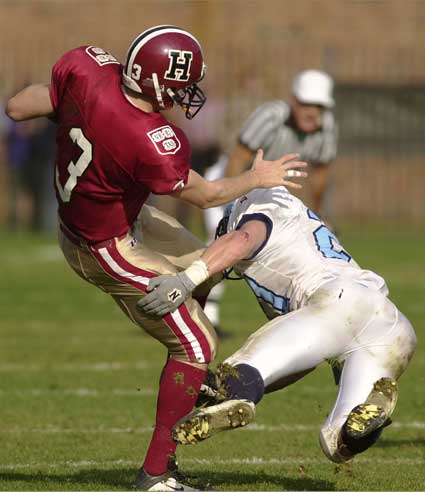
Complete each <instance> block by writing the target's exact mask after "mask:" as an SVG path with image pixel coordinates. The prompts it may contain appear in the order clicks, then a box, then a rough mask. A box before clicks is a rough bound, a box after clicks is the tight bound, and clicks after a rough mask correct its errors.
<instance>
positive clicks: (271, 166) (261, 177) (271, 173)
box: [250, 149, 308, 189]
mask: <svg viewBox="0 0 425 492" xmlns="http://www.w3.org/2000/svg"><path fill="white" fill-rule="evenodd" d="M299 156H300V155H299V154H287V155H284V156H282V157H281V158H280V159H276V160H275V161H265V160H264V159H263V157H264V152H263V150H262V149H260V150H258V152H257V155H256V157H255V160H254V164H253V165H252V168H251V170H250V172H252V173H254V176H255V179H256V180H257V181H256V182H257V183H258V184H257V188H273V187H274V186H287V187H288V188H295V189H299V188H302V185H300V184H299V183H294V182H292V181H290V179H288V178H306V177H307V176H308V174H307V173H306V172H304V171H299V169H302V168H305V167H307V165H308V164H307V163H306V162H303V161H297V160H295V159H297V158H298V157H299Z"/></svg>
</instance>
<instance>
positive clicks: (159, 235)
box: [136, 206, 205, 270]
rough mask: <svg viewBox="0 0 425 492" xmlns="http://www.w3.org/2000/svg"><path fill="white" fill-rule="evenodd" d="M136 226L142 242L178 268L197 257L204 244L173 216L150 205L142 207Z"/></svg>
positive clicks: (183, 266) (185, 265) (180, 268)
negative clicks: (139, 231) (139, 229)
mask: <svg viewBox="0 0 425 492" xmlns="http://www.w3.org/2000/svg"><path fill="white" fill-rule="evenodd" d="M137 227H140V228H141V231H142V242H143V244H144V245H145V246H147V247H148V248H149V249H151V250H152V251H156V252H158V253H160V254H161V255H163V256H164V257H166V258H167V259H168V260H169V261H170V262H171V263H172V264H173V265H175V266H176V267H177V269H178V270H184V269H185V268H187V267H188V266H189V265H190V264H191V263H193V262H194V261H195V260H197V259H199V257H200V256H201V254H202V252H203V251H204V249H205V244H204V243H203V242H202V241H201V240H200V239H199V238H197V237H196V236H195V235H194V234H192V233H191V232H190V231H188V230H187V229H186V228H185V227H184V226H183V225H182V224H180V222H178V221H177V220H176V219H175V218H174V217H171V216H170V215H168V214H166V213H165V212H162V211H161V210H158V209H157V208H155V207H152V206H144V207H142V210H141V211H140V214H139V217H138V220H137V222H136V228H137Z"/></svg>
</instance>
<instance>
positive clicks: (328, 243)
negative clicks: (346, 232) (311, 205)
mask: <svg viewBox="0 0 425 492" xmlns="http://www.w3.org/2000/svg"><path fill="white" fill-rule="evenodd" d="M307 215H308V216H309V217H310V219H313V220H317V221H319V222H320V223H321V225H320V226H319V227H318V228H317V229H316V230H315V231H314V232H313V236H314V239H315V241H316V244H317V249H318V250H319V251H320V252H321V253H322V255H323V256H324V257H325V258H336V259H338V260H343V261H347V262H349V261H350V260H351V256H350V255H349V254H348V253H347V252H346V251H344V249H343V248H342V246H341V245H340V244H339V241H338V238H337V237H336V236H335V234H333V233H332V232H331V231H330V230H329V229H328V228H327V227H326V226H325V224H323V223H322V221H321V220H320V217H319V216H317V215H316V214H315V213H314V212H312V211H311V210H310V209H307Z"/></svg>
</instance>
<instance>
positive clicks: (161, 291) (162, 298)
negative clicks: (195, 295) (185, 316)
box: [137, 272, 196, 318]
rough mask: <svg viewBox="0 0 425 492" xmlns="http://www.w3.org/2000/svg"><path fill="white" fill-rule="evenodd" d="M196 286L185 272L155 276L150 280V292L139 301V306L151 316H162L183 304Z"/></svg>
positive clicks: (148, 290)
mask: <svg viewBox="0 0 425 492" xmlns="http://www.w3.org/2000/svg"><path fill="white" fill-rule="evenodd" d="M195 287H196V285H195V284H194V283H193V282H192V281H191V280H190V279H189V277H188V276H187V275H186V274H185V273H184V272H180V273H177V274H176V275H160V276H159V277H153V278H152V279H151V280H150V281H149V285H148V288H147V292H148V294H147V295H146V296H145V297H143V298H142V299H140V300H139V301H138V302H137V307H138V308H139V309H141V310H142V311H143V312H144V313H145V314H148V315H149V316H159V317H161V318H162V317H163V316H165V315H166V314H168V313H171V312H173V311H175V310H176V309H177V308H178V307H179V306H180V305H181V304H183V303H184V301H185V300H186V299H187V298H188V297H189V296H190V294H191V292H192V291H193V289H194V288H195Z"/></svg>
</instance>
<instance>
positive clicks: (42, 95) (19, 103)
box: [6, 84, 54, 121]
mask: <svg viewBox="0 0 425 492" xmlns="http://www.w3.org/2000/svg"><path fill="white" fill-rule="evenodd" d="M53 113H54V110H53V105H52V102H51V100H50V94H49V85H48V84H33V85H29V86H28V87H26V88H25V89H23V90H21V91H20V92H18V93H17V94H16V95H15V96H13V97H12V98H10V99H9V101H8V103H7V106H6V114H7V116H9V118H11V119H12V120H14V121H24V120H30V119H32V118H38V117H40V116H52V115H53Z"/></svg>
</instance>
